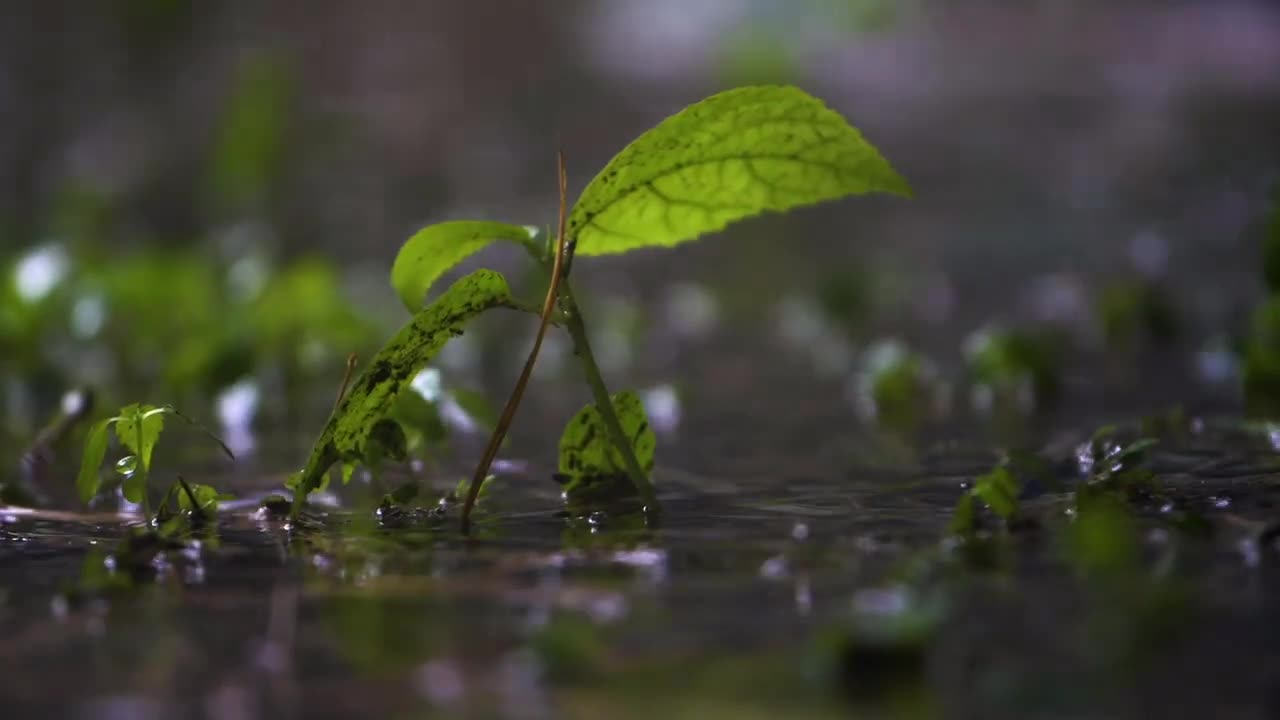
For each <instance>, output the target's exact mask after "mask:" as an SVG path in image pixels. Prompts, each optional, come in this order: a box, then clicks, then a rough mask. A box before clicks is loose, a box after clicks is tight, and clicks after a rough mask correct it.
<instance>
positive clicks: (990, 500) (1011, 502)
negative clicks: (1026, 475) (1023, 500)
mask: <svg viewBox="0 0 1280 720" xmlns="http://www.w3.org/2000/svg"><path fill="white" fill-rule="evenodd" d="M1018 492H1019V488H1018V480H1017V478H1015V477H1014V476H1013V473H1012V472H1010V471H1009V468H1007V467H1004V466H1000V467H997V468H996V469H994V470H992V471H991V472H989V473H987V474H986V475H983V476H982V477H979V478H978V479H977V480H976V481H975V482H974V484H973V495H974V496H976V497H978V498H980V499H981V500H982V501H983V502H985V503H986V504H987V507H989V508H991V512H993V513H995V514H996V515H999V516H1000V517H1001V518H1002V519H1004V520H1008V519H1009V518H1011V517H1013V516H1014V514H1015V513H1017V511H1018Z"/></svg>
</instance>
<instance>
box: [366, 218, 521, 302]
mask: <svg viewBox="0 0 1280 720" xmlns="http://www.w3.org/2000/svg"><path fill="white" fill-rule="evenodd" d="M535 232H536V231H534V230H531V229H530V228H527V227H521V226H520V225H508V224H506V223H499V222H484V221H470V220H458V221H452V222H443V223H439V224H437V225H429V226H427V227H425V228H423V229H421V230H419V231H418V232H417V233H416V234H415V235H414V236H413V237H411V238H409V240H408V242H406V243H405V244H404V246H403V247H401V248H400V252H399V254H397V255H396V261H395V263H394V264H393V265H392V266H391V287H393V288H395V290H396V293H397V294H398V295H399V296H400V301H401V302H403V303H404V306H405V307H406V308H408V309H409V312H417V311H418V310H420V309H422V305H423V303H424V302H426V297H427V291H428V290H430V289H431V285H432V284H433V283H435V281H436V280H438V279H439V278H440V276H441V275H443V274H444V273H445V272H447V271H448V270H449V269H450V268H452V267H453V266H454V265H457V264H458V263H460V262H462V261H463V260H465V259H466V258H467V257H468V256H469V255H471V254H472V253H475V252H477V251H479V250H481V249H482V248H484V247H485V246H486V245H488V244H489V243H491V242H493V241H494V240H510V241H511V242H517V243H525V244H529V243H531V242H532V241H533V235H534V233H535Z"/></svg>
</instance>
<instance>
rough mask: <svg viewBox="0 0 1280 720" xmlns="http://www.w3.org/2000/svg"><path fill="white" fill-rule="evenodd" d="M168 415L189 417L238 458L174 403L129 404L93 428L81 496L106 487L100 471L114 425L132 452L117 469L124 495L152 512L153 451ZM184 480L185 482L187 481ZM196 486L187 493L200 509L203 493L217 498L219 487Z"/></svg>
mask: <svg viewBox="0 0 1280 720" xmlns="http://www.w3.org/2000/svg"><path fill="white" fill-rule="evenodd" d="M166 417H176V418H179V419H181V420H184V421H186V422H187V424H189V425H191V426H193V427H195V428H197V429H198V430H200V431H201V432H203V433H204V434H205V435H207V436H208V437H209V438H210V439H212V440H213V441H214V442H215V443H217V444H218V447H219V448H221V449H222V452H224V453H225V454H226V455H227V457H229V458H231V459H232V460H234V459H235V455H233V454H232V453H231V449H230V448H228V447H227V446H226V444H225V443H223V442H222V441H221V440H219V439H218V438H217V436H215V435H214V434H213V433H211V432H209V431H208V430H206V429H205V428H204V427H202V426H201V425H200V424H199V423H196V422H195V421H194V420H192V419H191V418H189V417H187V416H186V415H183V414H182V413H180V412H178V411H177V410H175V409H174V408H172V407H169V406H167V405H166V406H164V407H155V406H153V405H139V404H137V403H134V404H132V405H126V406H125V407H122V408H120V414H119V415H116V416H114V417H109V418H106V419H103V420H99V421H98V422H96V423H94V424H93V427H91V428H90V429H89V436H88V438H86V440H85V446H84V459H83V460H82V461H81V464H80V474H79V475H78V476H77V477H76V489H77V490H78V491H79V493H80V500H81V501H83V502H86V503H87V502H89V501H90V500H92V499H93V498H94V496H95V495H97V494H98V490H99V489H100V488H101V487H102V477H101V476H100V474H99V472H98V471H99V468H100V467H101V466H102V460H103V458H105V457H106V454H107V439H108V438H107V431H108V430H109V429H110V428H111V427H112V426H113V425H114V426H115V431H116V438H117V439H118V440H119V441H120V444H121V445H123V446H124V447H125V448H126V449H128V450H129V452H130V453H132V454H130V455H126V456H124V457H122V458H120V460H119V461H117V462H116V472H118V473H119V474H120V475H122V476H123V477H124V486H123V490H124V497H125V499H126V500H128V501H129V502H132V503H141V504H142V508H143V513H144V514H145V515H147V516H150V514H151V511H150V500H149V498H148V494H147V479H148V478H149V477H150V475H151V454H152V451H154V450H155V447H156V443H157V442H158V441H159V440H160V433H161V432H162V431H163V430H164V419H165V418H166ZM182 484H183V485H185V483H182ZM194 488H195V489H196V490H197V492H196V493H194V494H193V493H192V492H191V490H192V488H191V487H187V488H186V491H185V494H187V495H189V496H191V497H190V500H191V505H192V507H193V508H195V509H197V510H205V509H207V507H206V505H207V503H204V502H202V501H201V500H200V499H199V498H200V497H205V498H206V499H207V498H208V497H209V493H212V497H214V498H215V500H216V498H217V497H218V496H217V492H216V491H213V490H212V489H207V488H206V487H205V486H202V485H197V486H194ZM172 495H173V491H172V490H171V491H170V493H168V494H167V495H166V496H165V497H166V499H167V498H168V497H170V496H172Z"/></svg>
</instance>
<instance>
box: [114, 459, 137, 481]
mask: <svg viewBox="0 0 1280 720" xmlns="http://www.w3.org/2000/svg"><path fill="white" fill-rule="evenodd" d="M137 471H138V456H137V455H125V456H124V457H122V458H120V459H119V460H117V461H116V472H118V473H120V474H121V475H123V476H125V477H133V474H134V473H135V472H137Z"/></svg>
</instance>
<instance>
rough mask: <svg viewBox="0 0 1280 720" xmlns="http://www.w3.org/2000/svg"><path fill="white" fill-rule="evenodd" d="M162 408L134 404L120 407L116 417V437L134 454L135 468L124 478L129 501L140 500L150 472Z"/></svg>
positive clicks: (162, 420) (162, 426)
mask: <svg viewBox="0 0 1280 720" xmlns="http://www.w3.org/2000/svg"><path fill="white" fill-rule="evenodd" d="M164 415H165V409H164V408H157V407H154V406H152V405H139V404H137V403H134V404H132V405H127V406H125V407H123V408H120V416H119V418H118V419H117V420H116V437H117V438H119V439H120V443H121V444H122V445H124V446H125V447H126V448H128V449H129V450H131V451H132V452H133V454H134V455H136V456H137V459H138V460H137V463H136V465H137V467H136V468H135V470H134V472H133V473H131V474H130V475H129V476H128V477H126V478H125V481H124V496H125V499H127V500H128V501H129V502H133V503H136V502H142V498H143V495H145V494H146V491H147V476H148V475H149V474H150V473H151V453H152V451H154V450H155V447H156V443H157V442H158V441H159V440H160V433H161V431H163V430H164Z"/></svg>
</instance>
